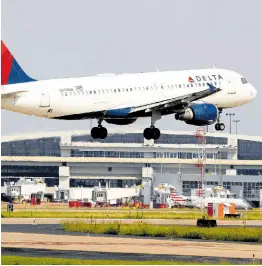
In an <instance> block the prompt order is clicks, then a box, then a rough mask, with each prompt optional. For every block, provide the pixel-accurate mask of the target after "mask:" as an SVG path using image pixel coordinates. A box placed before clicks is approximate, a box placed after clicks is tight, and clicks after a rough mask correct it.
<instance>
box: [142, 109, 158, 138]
mask: <svg viewBox="0 0 262 266" xmlns="http://www.w3.org/2000/svg"><path fill="white" fill-rule="evenodd" d="M160 118H161V113H160V112H153V113H152V117H151V127H148V128H146V129H145V130H144V138H145V139H147V140H149V139H154V140H157V139H159V138H160V135H161V133H160V130H159V129H158V128H156V127H155V123H156V121H157V120H159V119H160Z"/></svg>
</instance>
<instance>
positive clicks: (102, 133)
mask: <svg viewBox="0 0 262 266" xmlns="http://www.w3.org/2000/svg"><path fill="white" fill-rule="evenodd" d="M99 131H100V139H105V138H106V137H107V129H106V128H105V127H100V128H99Z"/></svg>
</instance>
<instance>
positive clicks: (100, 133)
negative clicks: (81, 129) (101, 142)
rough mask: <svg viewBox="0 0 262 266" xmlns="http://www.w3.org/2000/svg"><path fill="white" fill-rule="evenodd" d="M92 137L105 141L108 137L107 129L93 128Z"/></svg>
mask: <svg viewBox="0 0 262 266" xmlns="http://www.w3.org/2000/svg"><path fill="white" fill-rule="evenodd" d="M91 136H92V138H93V139H105V138H106V137H107V129H106V128H105V127H93V128H92V129H91Z"/></svg>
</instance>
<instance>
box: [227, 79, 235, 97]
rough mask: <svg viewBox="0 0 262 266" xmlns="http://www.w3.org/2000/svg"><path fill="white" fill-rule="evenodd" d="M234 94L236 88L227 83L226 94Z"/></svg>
mask: <svg viewBox="0 0 262 266" xmlns="http://www.w3.org/2000/svg"><path fill="white" fill-rule="evenodd" d="M234 93H236V88H235V87H234V86H232V83H231V82H230V81H228V94H234Z"/></svg>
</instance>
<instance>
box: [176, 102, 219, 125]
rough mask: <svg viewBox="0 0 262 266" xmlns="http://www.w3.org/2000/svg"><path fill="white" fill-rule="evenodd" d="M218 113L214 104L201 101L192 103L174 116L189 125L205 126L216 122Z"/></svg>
mask: <svg viewBox="0 0 262 266" xmlns="http://www.w3.org/2000/svg"><path fill="white" fill-rule="evenodd" d="M218 115H219V112H218V110H217V107H216V106H215V105H214V104H210V103H202V104H192V105H191V106H190V107H187V108H186V109H185V110H184V111H183V112H180V113H177V114H176V115H175V118H176V119H177V120H182V121H185V122H186V123H187V124H190V125H195V126H207V125H211V124H213V123H214V122H216V120H217V118H218Z"/></svg>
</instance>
